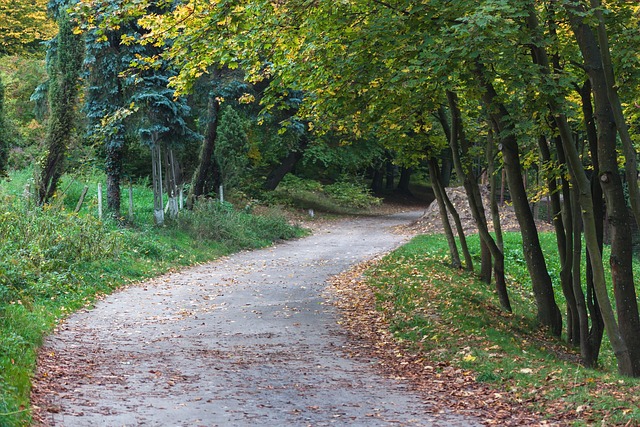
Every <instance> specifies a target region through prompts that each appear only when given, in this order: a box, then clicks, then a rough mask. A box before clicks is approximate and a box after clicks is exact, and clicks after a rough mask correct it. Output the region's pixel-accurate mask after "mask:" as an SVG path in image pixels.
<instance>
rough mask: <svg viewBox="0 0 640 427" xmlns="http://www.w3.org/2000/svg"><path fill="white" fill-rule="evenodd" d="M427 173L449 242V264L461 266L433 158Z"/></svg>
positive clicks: (429, 162) (436, 165) (436, 166)
mask: <svg viewBox="0 0 640 427" xmlns="http://www.w3.org/2000/svg"><path fill="white" fill-rule="evenodd" d="M428 164H429V175H430V176H431V186H432V187H433V192H434V194H435V196H436V203H438V210H439V211H440V220H441V221H442V226H443V228H444V234H445V236H446V237H447V243H448V244H449V254H450V255H451V265H452V266H453V267H454V268H462V262H461V261H460V253H459V252H458V247H457V246H456V239H455V237H453V230H452V229H451V223H450V222H449V216H448V215H447V207H446V203H445V201H444V197H445V195H444V189H443V188H442V185H441V183H440V178H439V177H438V164H437V162H436V161H435V159H434V158H430V159H429V161H428Z"/></svg>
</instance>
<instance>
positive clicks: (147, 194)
mask: <svg viewBox="0 0 640 427" xmlns="http://www.w3.org/2000/svg"><path fill="white" fill-rule="evenodd" d="M28 176H29V175H28V174H25V173H22V174H20V173H18V174H16V175H14V176H13V180H12V181H11V182H6V181H4V182H2V183H1V185H0V248H1V251H0V426H2V427H12V426H26V425H29V423H30V411H29V394H30V388H31V382H30V378H31V375H32V372H33V371H34V368H35V362H36V352H37V349H38V347H39V346H40V345H41V343H42V340H43V337H44V336H45V335H46V334H47V333H49V332H50V331H51V330H52V329H53V327H54V326H55V325H56V323H57V322H58V321H60V320H61V319H63V318H64V317H66V316H68V315H69V314H70V313H72V312H74V311H76V310H78V309H80V308H82V307H85V306H87V305H90V304H91V303H92V302H93V301H94V300H95V299H96V298H97V297H99V296H100V295H104V294H108V293H110V292H112V291H114V290H115V289H117V288H119V287H122V286H124V285H126V284H128V283H131V282H135V281H139V280H142V279H144V278H148V277H152V276H156V275H159V274H161V273H163V272H166V271H168V270H170V269H174V268H179V267H181V266H187V265H192V264H195V263H200V262H205V261H209V260H212V259H214V258H217V257H219V256H221V255H223V254H227V253H230V252H232V251H236V250H239V249H244V248H257V247H263V246H266V245H268V244H270V243H271V242H273V241H274V240H279V239H285V238H291V237H296V236H300V235H301V234H303V231H302V230H301V229H299V228H296V227H292V226H290V225H288V224H287V222H286V221H285V220H284V218H283V217H282V216H280V215H278V213H277V212H275V211H274V212H272V213H270V214H267V215H266V216H254V215H250V214H248V213H246V212H243V211H238V210H236V209H234V208H233V207H232V206H231V205H228V204H224V205H222V204H220V203H214V202H201V203H200V204H198V205H197V207H196V209H194V210H193V211H191V212H187V211H183V212H181V214H180V216H179V217H178V219H177V220H175V221H167V224H166V226H164V227H156V226H154V225H153V224H152V222H151V221H152V208H153V196H152V194H151V191H150V190H149V189H148V188H147V187H146V186H145V185H137V186H135V187H133V196H134V197H133V199H134V202H135V204H136V210H135V212H134V214H135V216H134V217H133V218H130V219H129V221H128V222H126V225H123V224H122V223H119V222H116V221H114V220H110V219H107V218H105V219H104V220H99V219H98V218H97V211H96V208H97V202H96V200H95V185H94V183H93V182H90V184H91V187H92V190H91V191H92V195H91V197H87V200H86V201H85V203H84V204H83V206H82V208H81V209H80V212H79V213H77V214H76V213H74V212H73V210H74V208H75V206H76V204H77V200H78V198H79V195H80V193H81V191H82V188H83V186H84V185H85V182H87V181H86V180H80V179H75V180H74V179H70V178H68V177H67V178H66V179H65V180H63V182H62V183H61V186H60V188H61V192H60V194H61V196H60V197H58V199H56V200H54V201H53V203H52V205H51V206H49V207H45V208H39V207H36V206H34V203H33V202H32V201H30V200H29V199H28V198H27V197H26V194H25V188H28V187H26V186H25V181H26V179H28ZM98 178H99V177H98ZM124 194H126V192H123V196H124ZM124 200H125V198H124V197H123V211H125V212H126V211H127V207H126V203H125V202H124Z"/></svg>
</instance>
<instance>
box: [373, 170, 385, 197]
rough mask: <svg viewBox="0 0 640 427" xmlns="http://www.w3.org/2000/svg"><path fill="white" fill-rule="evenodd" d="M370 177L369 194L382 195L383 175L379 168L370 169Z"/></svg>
mask: <svg viewBox="0 0 640 427" xmlns="http://www.w3.org/2000/svg"><path fill="white" fill-rule="evenodd" d="M371 169H372V170H373V172H372V175H373V176H372V177H371V187H370V188H371V192H372V193H373V194H375V195H380V194H382V190H383V187H384V175H383V174H382V171H381V170H380V168H379V167H375V166H374V167H372V168H371Z"/></svg>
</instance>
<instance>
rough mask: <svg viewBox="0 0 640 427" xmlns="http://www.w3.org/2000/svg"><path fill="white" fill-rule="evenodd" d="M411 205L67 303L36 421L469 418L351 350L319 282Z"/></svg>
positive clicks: (37, 396)
mask: <svg viewBox="0 0 640 427" xmlns="http://www.w3.org/2000/svg"><path fill="white" fill-rule="evenodd" d="M419 215H420V212H410V213H402V214H395V215H391V216H387V217H376V218H360V219H355V220H348V221H343V222H340V223H336V224H332V225H331V226H330V227H327V228H324V229H321V230H318V231H316V232H315V233H314V235H313V236H311V237H308V238H304V239H299V240H295V241H289V242H285V243H281V244H278V245H276V246H273V247H270V248H268V249H264V250H259V251H252V252H244V253H240V254H236V255H233V256H230V257H228V258H225V259H222V260H220V261H217V262H214V263H211V264H207V265H202V266H197V267H194V268H191V269H187V270H184V271H181V272H179V273H174V274H170V275H166V276H163V277H161V278H158V279H156V280H153V281H150V282H146V283H143V284H141V285H139V286H134V287H130V288H128V289H126V290H123V291H121V292H118V293H116V294H114V295H111V296H110V297H108V298H106V299H105V300H103V301H101V302H99V303H98V304H97V305H96V307H95V308H94V309H92V310H90V311H86V312H81V313H78V314H76V315H74V316H72V317H71V318H70V319H69V320H68V321H67V322H66V323H64V324H63V325H61V326H60V328H59V331H58V332H57V333H56V334H54V335H52V336H51V337H49V338H48V340H47V342H46V343H45V347H44V349H43V351H42V353H41V363H40V367H39V372H38V374H37V378H36V379H34V393H33V401H34V404H35V405H37V406H38V410H37V414H38V418H39V419H40V422H41V424H42V425H47V426H66V427H73V426H92V427H95V426H257V425H262V426H326V425H342V426H475V425H481V423H480V421H479V420H477V419H474V418H471V417H468V416H465V417H463V416H461V415H455V414H452V413H432V412H430V408H429V406H428V405H427V404H425V403H424V402H423V400H424V399H423V398H421V396H420V395H419V394H416V393H414V392H412V391H411V389H410V387H409V385H408V384H406V383H404V382H402V381H397V380H391V379H388V378H384V377H382V376H380V375H379V373H377V371H376V369H375V362H370V363H371V364H370V363H367V362H366V361H361V360H356V359H350V358H348V357H347V356H346V353H345V352H343V351H342V348H344V347H345V346H348V345H349V342H348V341H347V340H346V337H345V336H344V335H343V334H342V333H341V331H340V328H339V326H338V325H337V324H336V320H337V319H336V312H335V310H334V308H333V307H332V306H331V304H330V303H326V299H325V298H324V297H323V296H322V292H323V290H324V288H325V281H326V280H327V278H329V277H330V276H332V275H335V274H338V273H340V272H342V271H344V270H346V269H347V268H348V267H350V266H351V265H353V264H355V263H358V262H360V261H363V260H365V259H368V258H372V257H374V256H375V255H377V254H380V253H382V252H386V251H389V250H391V249H393V248H395V247H396V246H398V245H399V244H400V243H402V242H403V241H405V240H406V236H402V235H399V234H397V233H393V232H392V229H391V227H393V226H394V225H400V224H406V223H408V222H410V221H412V220H414V219H417V217H418V216H419Z"/></svg>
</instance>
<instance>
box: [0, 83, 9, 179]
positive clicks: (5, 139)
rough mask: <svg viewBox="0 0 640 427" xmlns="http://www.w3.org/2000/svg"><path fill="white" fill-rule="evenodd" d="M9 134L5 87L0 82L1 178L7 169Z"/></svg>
mask: <svg viewBox="0 0 640 427" xmlns="http://www.w3.org/2000/svg"><path fill="white" fill-rule="evenodd" d="M8 151H9V132H8V129H7V122H6V118H5V112H4V85H3V84H2V80H0V176H2V175H3V174H4V172H5V170H6V167H7V157H8V155H9V153H8Z"/></svg>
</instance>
